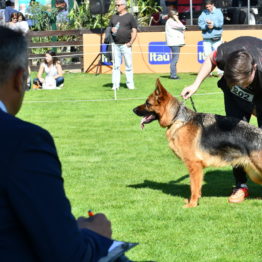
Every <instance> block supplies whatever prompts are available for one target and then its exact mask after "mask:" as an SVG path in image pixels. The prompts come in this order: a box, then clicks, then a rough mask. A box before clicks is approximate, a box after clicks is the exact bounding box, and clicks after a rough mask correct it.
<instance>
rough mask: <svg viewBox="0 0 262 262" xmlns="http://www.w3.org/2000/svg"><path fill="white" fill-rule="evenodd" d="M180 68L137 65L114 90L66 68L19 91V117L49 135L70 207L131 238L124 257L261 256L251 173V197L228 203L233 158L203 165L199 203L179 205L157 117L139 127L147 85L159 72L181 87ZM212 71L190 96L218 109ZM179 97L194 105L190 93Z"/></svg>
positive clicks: (179, 184) (172, 161)
mask: <svg viewBox="0 0 262 262" xmlns="http://www.w3.org/2000/svg"><path fill="white" fill-rule="evenodd" d="M180 76H181V79H180V80H170V79H168V75H167V74H166V75H161V74H160V75H157V74H147V75H145V74H137V75H135V76H134V78H135V85H136V89H135V90H128V89H126V88H125V85H124V79H125V77H124V75H123V76H122V83H123V85H122V86H121V88H120V90H119V91H117V98H118V100H114V92H113V91H112V90H111V75H98V76H95V75H91V74H85V73H83V74H82V73H66V74H65V85H64V87H63V88H62V89H61V90H31V91H29V92H27V93H26V96H25V100H24V104H23V107H22V109H21V111H20V113H19V114H18V117H20V118H22V119H24V120H27V121H30V122H33V123H35V124H38V125H41V126H42V127H44V128H46V129H47V130H49V131H50V133H51V134H52V135H53V137H54V140H55V143H56V146H57V150H58V153H59V156H60V160H61V162H62V166H63V177H64V186H65V190H66V193H67V196H68V198H69V200H70V201H71V204H72V212H73V214H74V215H75V216H76V217H78V216H83V215H86V213H87V210H88V209H93V211H94V212H96V213H98V212H103V213H105V214H107V216H108V217H109V219H110V220H111V222H112V228H113V238H114V239H117V240H125V241H130V242H138V243H139V245H138V246H137V247H135V248H134V249H132V250H130V251H129V252H128V253H127V254H126V255H127V256H128V257H129V258H130V259H132V260H134V261H158V262H173V261H174V262H175V261H177V262H189V261H190V262H193V261H196V262H207V261H208V262H209V261H212V262H213V261H216V262H233V261H236V262H261V261H262V232H261V231H262V199H261V198H262V187H261V186H260V185H256V184H254V183H252V182H250V181H249V183H248V185H249V188H250V198H249V199H248V200H247V201H245V202H244V203H241V204H235V205H234V204H228V203H227V197H228V196H229V195H230V193H231V189H232V186H233V184H234V179H233V175H232V174H231V168H230V167H228V168H224V169H221V168H219V169H218V168H209V169H206V170H205V176H204V181H203V190H202V195H203V196H202V198H201V201H200V205H199V206H198V207H196V208H193V209H185V208H183V205H184V199H186V198H188V197H189V195H190V189H189V176H188V171H187V169H186V168H185V167H184V165H183V163H182V162H181V161H180V160H179V159H177V158H176V157H175V156H174V154H173V153H172V152H171V150H170V149H169V148H168V143H167V140H166V137H165V130H164V129H163V128H160V126H159V124H158V122H153V123H151V124H149V125H145V129H144V130H141V129H140V120H141V119H140V118H139V117H137V116H136V115H135V114H134V113H133V112H132V109H133V108H134V107H135V106H137V105H139V104H142V103H143V102H144V100H145V99H146V97H147V96H148V95H149V94H150V93H151V92H152V91H153V89H154V86H155V80H156V78H157V77H160V80H161V82H162V84H163V85H164V86H165V87H166V88H167V90H168V91H170V92H171V93H172V94H173V95H175V96H178V97H179V94H180V92H181V90H182V89H183V87H185V86H187V85H189V84H191V83H192V82H193V80H194V78H195V75H194V74H180ZM217 80H218V79H217V78H214V77H211V78H208V79H207V80H206V81H205V82H204V83H203V84H202V87H201V88H200V90H199V91H198V92H197V94H196V95H194V96H193V100H194V103H195V106H196V109H197V111H199V112H208V113H216V114H222V115H224V106H223V95H222V93H221V91H220V89H218V88H217V86H216V82H217ZM186 106H188V107H189V108H192V105H191V103H190V101H187V102H186ZM252 123H254V124H256V121H255V119H252ZM46 193H47V194H48V192H46ZM47 204H48V203H47ZM50 215H52V214H50Z"/></svg>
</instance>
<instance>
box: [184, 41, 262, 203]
mask: <svg viewBox="0 0 262 262" xmlns="http://www.w3.org/2000/svg"><path fill="white" fill-rule="evenodd" d="M216 66H217V67H218V68H219V69H221V70H223V71H224V75H223V77H222V78H221V79H220V80H219V81H218V86H219V87H220V88H221V89H222V90H223V92H224V103H225V111H226V115H227V116H231V117H235V118H238V119H241V120H244V121H247V122H249V120H250V118H251V114H252V113H255V114H256V116H257V122H258V126H259V127H260V128H262V40H260V39H258V38H255V37H250V36H243V37H238V38H236V39H234V40H232V41H230V42H227V43H224V44H222V45H220V46H219V47H218V49H217V50H216V51H214V52H213V53H212V54H211V55H210V56H209V57H208V58H207V59H206V60H205V62H204V64H203V65H202V67H201V69H200V71H199V73H198V75H197V77H196V79H195V81H194V83H193V84H192V85H190V86H188V87H185V88H184V89H183V90H182V92H181V95H182V97H183V98H185V99H187V98H189V97H190V96H192V95H193V94H194V93H195V92H196V91H197V89H198V88H199V87H200V85H201V83H202V82H203V81H204V79H205V78H206V77H207V76H208V75H209V74H210V72H212V71H213V70H214V68H215V67H216ZM233 174H234V176H235V180H236V186H235V188H234V189H233V193H232V195H231V196H230V197H229V199H228V201H229V202H230V203H240V202H242V201H244V200H245V197H247V196H248V188H247V185H246V182H247V178H246V174H245V172H244V169H243V168H242V167H238V168H233Z"/></svg>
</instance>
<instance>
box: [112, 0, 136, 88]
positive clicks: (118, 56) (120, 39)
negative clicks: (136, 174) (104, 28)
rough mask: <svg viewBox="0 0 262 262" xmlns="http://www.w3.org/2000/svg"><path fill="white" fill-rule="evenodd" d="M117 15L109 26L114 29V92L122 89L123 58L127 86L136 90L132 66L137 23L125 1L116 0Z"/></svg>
mask: <svg viewBox="0 0 262 262" xmlns="http://www.w3.org/2000/svg"><path fill="white" fill-rule="evenodd" d="M115 5H116V9H117V14H115V15H113V16H112V17H111V20H110V22H109V26H110V27H111V28H112V29H111V31H112V36H113V40H114V42H113V43H112V55H113V73H112V83H113V88H112V89H114V90H116V89H119V87H120V66H121V62H122V57H124V60H125V67H126V72H125V73H126V86H127V88H128V89H134V88H135V86H134V79H133V65H132V44H133V43H134V41H135V39H136V35H137V23H136V20H135V18H134V16H133V15H132V14H130V13H128V12H127V6H126V5H127V4H126V1H125V0H116V2H115Z"/></svg>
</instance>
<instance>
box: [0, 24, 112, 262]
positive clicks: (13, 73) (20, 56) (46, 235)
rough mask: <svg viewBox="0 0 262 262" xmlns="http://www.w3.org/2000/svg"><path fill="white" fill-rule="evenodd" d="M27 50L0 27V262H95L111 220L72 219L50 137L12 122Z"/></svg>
mask: <svg viewBox="0 0 262 262" xmlns="http://www.w3.org/2000/svg"><path fill="white" fill-rule="evenodd" d="M27 50H28V49H27V43H26V39H25V37H24V36H23V35H22V33H21V32H16V31H13V30H11V29H8V28H7V27H1V26H0V54H1V56H0V127H1V128H0V145H1V146H0V261H1V262H66V261H68V262H80V261H81V262H88V261H89V262H91V261H92V262H97V261H98V260H99V259H100V258H101V257H104V256H106V255H107V253H108V248H109V247H110V245H111V244H112V240H111V239H110V238H111V235H112V231H111V223H110V221H109V220H107V218H106V216H105V215H103V214H96V215H95V216H93V217H92V218H84V217H82V218H80V219H78V220H76V219H75V218H74V216H73V214H72V212H71V206H70V203H69V201H68V199H67V197H66V195H65V191H64V186H63V178H62V174H61V173H62V171H61V164H60V161H59V158H58V155H57V151H56V147H55V144H54V141H53V138H52V137H51V135H50V134H49V133H48V132H47V131H46V130H44V129H43V128H41V127H39V126H36V125H34V124H31V123H29V122H26V121H22V120H20V119H19V118H16V117H15V115H16V114H17V113H18V111H19V109H20V107H21V105H22V101H23V97H24V93H25V90H26V88H27V77H28V65H27V64H28V62H27V61H28V57H27Z"/></svg>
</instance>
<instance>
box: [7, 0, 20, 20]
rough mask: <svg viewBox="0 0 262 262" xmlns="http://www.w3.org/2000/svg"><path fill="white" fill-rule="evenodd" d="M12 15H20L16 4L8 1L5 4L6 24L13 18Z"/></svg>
mask: <svg viewBox="0 0 262 262" xmlns="http://www.w3.org/2000/svg"><path fill="white" fill-rule="evenodd" d="M12 13H18V11H17V10H16V9H15V3H14V2H12V1H10V0H7V1H6V2H5V22H6V23H8V22H9V21H10V18H11V14H12Z"/></svg>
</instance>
